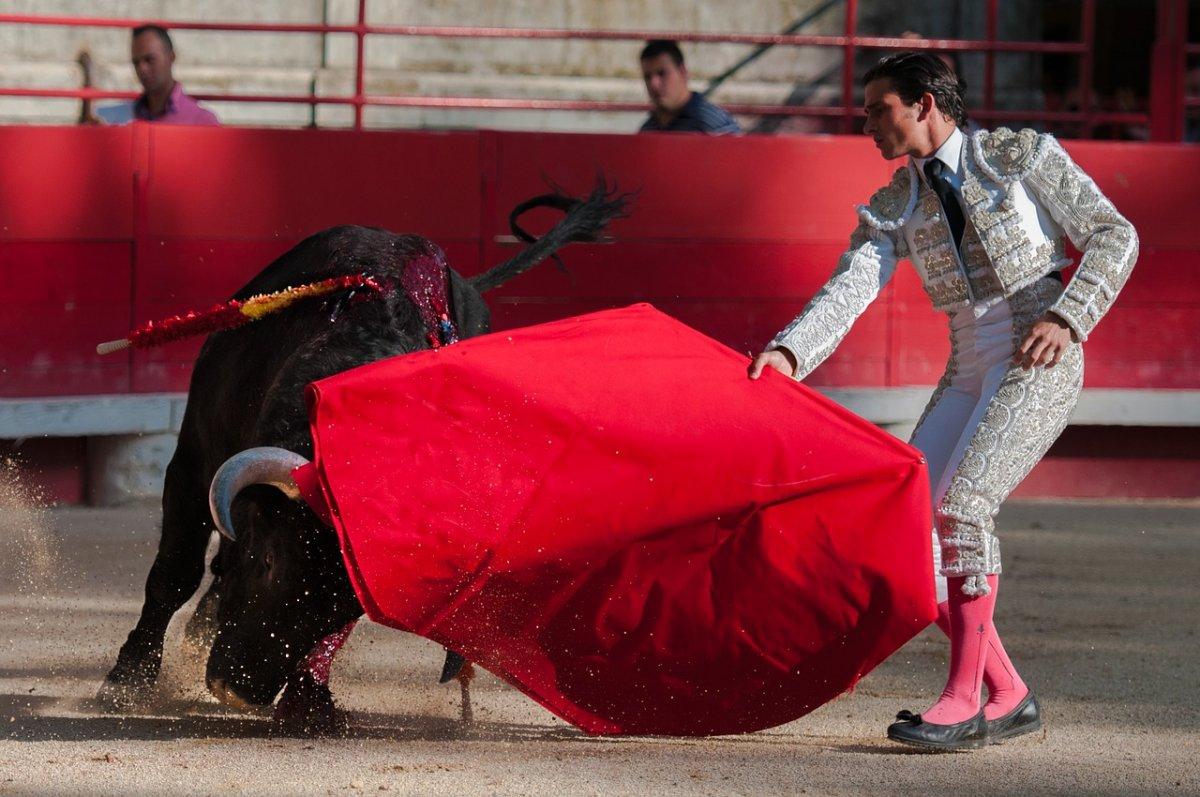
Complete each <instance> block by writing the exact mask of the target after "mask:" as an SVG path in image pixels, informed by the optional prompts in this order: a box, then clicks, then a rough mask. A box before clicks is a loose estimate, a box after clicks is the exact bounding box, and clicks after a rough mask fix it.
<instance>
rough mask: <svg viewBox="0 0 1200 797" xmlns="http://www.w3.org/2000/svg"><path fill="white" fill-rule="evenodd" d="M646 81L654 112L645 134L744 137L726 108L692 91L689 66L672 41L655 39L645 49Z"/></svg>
mask: <svg viewBox="0 0 1200 797" xmlns="http://www.w3.org/2000/svg"><path fill="white" fill-rule="evenodd" d="M641 62H642V78H643V79H644V80H645V81H646V94H647V95H648V96H649V97H650V103H651V105H653V106H654V109H653V110H652V111H651V112H650V116H649V118H647V119H646V121H645V122H644V123H643V124H642V129H641V132H643V133H652V132H661V131H668V132H672V133H709V134H711V135H717V136H720V135H727V134H730V133H741V132H742V128H741V127H739V126H738V123H737V122H736V121H734V118H733V117H732V116H730V115H729V112H728V111H726V110H725V109H724V108H720V107H718V106H716V105H713V104H712V103H711V102H709V101H708V100H707V99H705V98H704V97H703V96H702V95H701V94H699V93H698V92H695V91H692V90H691V89H690V88H688V72H687V66H686V65H685V64H684V62H683V52H682V51H681V50H680V49H679V45H678V44H676V43H675V42H673V41H671V40H669V39H655V40H654V41H650V42H647V43H646V46H645V47H644V48H643V49H642V55H641Z"/></svg>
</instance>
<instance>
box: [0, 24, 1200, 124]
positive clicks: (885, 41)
mask: <svg viewBox="0 0 1200 797" xmlns="http://www.w3.org/2000/svg"><path fill="white" fill-rule="evenodd" d="M1186 11H1187V8H1186V0H1158V14H1159V23H1158V30H1159V42H1158V44H1156V53H1155V56H1156V57H1155V67H1156V73H1157V72H1158V71H1159V69H1160V67H1159V64H1160V62H1161V63H1162V64H1163V66H1162V67H1161V69H1167V68H1173V69H1174V70H1175V76H1174V81H1173V83H1172V89H1171V90H1170V91H1167V92H1164V90H1163V89H1162V88H1161V85H1162V84H1161V81H1160V80H1159V79H1158V76H1157V74H1156V78H1155V79H1154V80H1152V85H1153V86H1155V87H1156V88H1155V92H1156V95H1155V97H1153V98H1152V103H1151V108H1152V113H1128V112H1111V111H1103V110H1097V109H1094V108H1093V107H1092V103H1091V95H1092V77H1093V75H1092V72H1093V58H1094V55H1093V47H1092V40H1093V38H1094V32H1095V18H1096V0H1082V2H1081V20H1080V29H1081V31H1082V35H1081V40H1080V41H1078V42H1031V41H1002V40H1000V39H999V38H998V36H997V30H998V19H999V13H1000V4H999V0H987V19H986V38H985V39H982V40H975V39H909V38H899V37H881V36H858V35H856V32H857V18H858V0H845V21H844V29H845V33H844V35H808V34H748V33H697V32H690V31H662V30H619V31H618V30H573V29H566V28H495V27H476V26H444V25H443V26H428V25H372V24H367V0H358V9H357V18H356V21H355V23H354V24H352V25H346V24H315V23H314V24H291V23H246V22H189V21H178V20H145V19H128V18H125V19H119V18H111V17H83V16H47V15H33V14H0V24H14V25H56V26H69V27H104V28H126V29H129V28H133V27H136V26H138V25H143V24H157V25H162V26H163V27H167V28H171V29H177V30H207V31H229V32H235V33H236V32H261V33H309V34H312V33H317V34H331V33H333V34H352V35H354V36H355V39H356V42H355V63H354V93H353V94H352V95H348V96H317V95H277V94H271V95H264V94H197V95H195V96H196V97H197V98H199V99H203V100H219V101H234V102H271V103H295V104H304V105H309V106H316V105H349V106H352V107H353V108H354V126H355V128H356V129H361V128H362V126H363V109H364V108H365V107H367V106H390V107H413V108H417V107H424V108H458V109H490V110H570V111H609V112H612V111H646V110H647V106H646V105H645V104H644V103H632V102H596V101H589V100H551V99H515V98H513V99H509V98H484V97H430V96H375V95H368V94H367V93H366V88H365V80H364V74H365V57H364V50H365V40H366V37H367V36H423V37H433V38H472V39H559V40H564V39H565V40H592V41H595V40H603V41H645V40H647V39H661V38H670V39H675V40H677V41H682V42H703V43H733V44H747V45H778V46H788V47H827V48H837V49H841V50H842V61H843V65H842V79H841V92H840V93H841V104H840V105H839V106H809V105H803V106H784V105H755V104H726V105H725V106H724V107H726V108H727V109H728V110H729V111H731V112H733V113H736V114H743V115H752V116H753V115H763V116H815V117H834V118H838V119H840V129H841V130H842V131H843V132H852V131H853V130H854V128H855V122H856V117H858V116H860V115H861V113H862V112H861V110H860V109H859V108H858V107H856V105H855V89H856V85H855V81H856V73H855V62H856V55H857V52H858V50H860V49H881V50H935V51H939V52H951V53H953V52H981V53H983V54H984V55H985V60H984V86H983V107H982V108H976V109H972V111H971V113H972V115H973V116H976V117H978V118H980V119H983V120H985V121H1000V122H1003V121H1008V120H1041V121H1053V122H1074V123H1078V124H1079V125H1080V126H1081V130H1082V132H1083V134H1084V136H1085V137H1086V136H1087V135H1088V134H1089V133H1090V131H1091V130H1092V129H1093V128H1094V126H1095V125H1097V124H1098V123H1104V122H1110V123H1123V124H1146V125H1149V126H1150V127H1151V130H1152V136H1153V137H1154V138H1155V139H1159V140H1176V141H1177V140H1179V138H1180V137H1181V134H1182V126H1183V125H1182V119H1183V114H1184V112H1185V108H1193V107H1200V97H1186V96H1184V93H1183V74H1182V73H1183V59H1184V58H1185V57H1186V55H1191V54H1200V45H1186V43H1185V32H1184V30H1183V29H1184V28H1185V27H1186ZM1168 18H1169V19H1168ZM1164 19H1167V22H1165V23H1164ZM1181 20H1182V22H1181ZM1164 47H1165V48H1166V52H1165V53H1164V51H1163V49H1162V48H1164ZM997 53H1042V54H1051V53H1053V54H1066V55H1076V56H1078V57H1079V62H1080V64H1079V87H1080V108H1079V110H1078V111H1046V110H1033V109H1030V110H1019V111H1018V110H999V109H996V108H995V74H996V70H995V56H996V54H997ZM0 96H20V97H69V98H80V99H132V98H134V97H136V96H137V95H136V94H135V93H133V92H121V91H102V90H96V89H83V88H80V89H41V88H0Z"/></svg>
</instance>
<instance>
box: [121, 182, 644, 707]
mask: <svg viewBox="0 0 1200 797" xmlns="http://www.w3.org/2000/svg"><path fill="white" fill-rule="evenodd" d="M625 204H626V203H625V198H624V197H620V196H617V195H615V194H614V193H610V192H609V191H608V189H607V188H606V187H605V186H604V184H603V182H601V183H600V184H599V185H598V186H597V187H596V189H595V190H594V191H593V192H592V194H591V195H590V196H589V197H588V198H587V199H586V200H575V199H571V198H568V197H565V196H563V195H560V194H555V195H549V196H543V197H536V198H534V199H531V200H529V201H527V202H524V203H522V204H521V205H520V206H518V207H517V208H516V209H515V210H514V211H513V214H512V216H511V217H510V222H511V224H512V227H513V231H514V233H516V234H517V235H518V236H519V237H521V238H523V239H524V240H526V241H529V242H531V243H530V245H529V246H528V247H527V248H525V249H524V250H523V251H522V252H521V253H520V254H518V255H517V256H516V257H514V258H513V259H511V260H509V261H507V262H505V263H502V264H500V265H498V266H495V267H494V268H492V269H490V270H489V271H487V272H484V273H483V274H480V275H478V276H476V277H474V278H471V279H465V278H463V277H462V276H460V275H459V274H457V273H456V272H454V271H453V270H452V269H451V270H449V285H450V288H449V293H450V296H449V299H450V307H451V312H452V315H453V320H454V323H455V325H456V326H457V328H458V332H459V335H460V336H461V337H464V338H465V337H471V336H474V335H479V334H482V333H485V332H487V331H488V330H489V321H490V319H489V312H488V308H487V305H486V304H485V303H484V301H483V298H482V295H481V294H482V293H483V292H485V291H487V290H489V289H491V288H495V287H497V286H499V285H501V284H503V283H504V282H506V281H508V280H510V279H512V278H513V277H515V276H517V275H518V274H521V273H522V272H524V271H526V270H527V269H529V268H531V267H532V266H534V265H536V264H537V263H539V262H541V261H543V260H545V259H546V258H547V257H550V256H553V255H554V252H555V251H556V250H557V249H558V248H559V247H561V246H563V245H565V244H567V243H569V242H572V241H589V240H596V238H597V236H598V235H599V234H600V232H601V231H602V230H603V229H604V227H605V225H606V224H607V223H608V222H609V221H610V220H611V219H613V218H615V217H618V216H620V215H623V212H624V208H625ZM537 206H550V207H555V208H557V209H559V210H563V211H565V216H564V217H563V218H562V219H561V220H560V221H559V222H558V224H556V225H555V226H554V227H553V228H552V229H551V230H550V231H549V232H547V233H546V234H545V235H544V236H542V237H541V238H539V239H536V240H534V239H533V238H532V237H531V236H529V235H527V234H526V233H524V232H523V231H522V230H521V229H520V228H519V227H518V226H517V225H516V217H517V216H518V215H519V214H520V213H522V212H524V211H525V210H527V209H529V208H531V207H537ZM430 247H432V249H431V248H430ZM431 251H433V252H436V253H438V254H440V250H437V248H436V245H434V244H432V242H430V241H428V240H427V239H425V238H422V237H420V236H416V235H396V234H394V233H391V232H388V231H386V230H381V229H374V228H364V227H335V228H332V229H329V230H326V231H324V232H321V233H318V234H316V235H313V236H311V237H309V238H307V239H305V240H304V241H302V242H301V243H300V244H298V245H297V246H296V247H294V248H293V249H291V250H290V251H289V252H287V253H286V254H284V255H283V256H281V257H280V258H279V259H277V260H276V261H275V262H273V263H271V264H270V265H269V266H267V268H265V269H264V270H263V271H262V272H261V273H260V274H258V276H256V277H255V278H254V279H252V280H251V281H250V282H249V283H248V284H247V285H246V286H245V287H243V288H242V289H241V290H240V291H238V292H237V294H235V298H238V299H245V298H248V297H250V296H253V295H256V294H262V293H270V292H274V291H279V290H283V289H284V288H287V287H289V286H293V285H299V284H302V283H307V282H313V281H316V280H321V279H326V278H329V277H336V276H341V275H348V274H366V275H368V276H371V277H374V278H375V279H376V280H377V281H378V282H380V283H381V284H383V285H384V286H392V287H393V289H391V290H386V291H385V292H384V294H383V295H382V296H372V297H370V298H367V299H365V300H358V301H355V300H353V298H349V300H348V297H346V296H340V297H339V296H336V295H335V296H334V297H332V298H331V299H327V300H326V301H320V300H311V299H310V300H307V301H303V302H299V303H297V304H295V305H293V306H292V307H290V308H288V309H285V310H283V311H280V312H278V313H276V314H274V315H271V316H267V317H266V318H264V319H262V320H260V321H258V322H256V323H253V324H250V325H247V326H244V327H241V328H238V329H234V330H230V331H225V332H220V333H216V334H214V335H212V336H211V337H209V339H208V340H207V341H206V342H205V344H204V347H203V349H202V350H201V352H200V355H199V357H198V359H197V360H196V365H195V369H194V371H193V373H192V381H191V386H190V389H189V391H188V402H187V410H186V413H185V415H184V418H183V423H182V426H181V429H180V433H179V442H178V446H177V448H176V450H175V455H174V457H173V458H172V459H171V462H170V464H169V465H168V467H167V472H166V480H165V486H164V490H163V501H162V505H163V520H162V536H161V538H160V541H159V548H158V554H157V556H156V557H155V560H154V564H153V566H152V567H151V569H150V574H149V577H148V578H147V580H146V597H145V602H144V604H143V606H142V613H141V617H140V618H139V620H138V623H137V626H136V627H135V628H134V629H133V630H132V631H131V632H130V634H129V637H128V639H127V640H126V642H125V644H124V645H123V646H122V647H121V651H120V653H119V654H118V656H117V662H116V664H115V665H114V666H113V668H112V670H111V671H110V672H109V674H108V676H107V677H106V679H105V683H104V686H103V687H102V688H101V690H100V698H101V700H102V701H104V702H105V703H108V704H109V705H111V706H113V707H118V708H120V707H126V706H129V705H132V704H135V703H137V702H138V701H140V700H141V699H143V698H144V697H145V696H146V695H147V692H148V691H149V690H150V689H151V688H152V687H153V685H154V682H155V680H156V679H157V677H158V672H159V668H160V666H161V662H162V651H163V636H164V634H165V632H166V629H167V624H168V623H169V622H170V620H171V617H172V616H173V615H174V614H175V612H176V611H178V610H179V608H180V607H181V606H182V605H183V604H184V603H185V602H186V601H187V600H188V599H189V598H190V597H191V596H192V595H193V594H194V593H195V591H196V589H197V588H198V587H199V585H200V582H201V579H202V577H203V574H204V556H205V549H206V547H207V545H208V541H209V538H210V536H211V533H212V531H213V522H212V519H211V516H210V512H209V506H208V490H209V484H210V482H211V481H212V479H213V476H214V474H215V473H216V471H217V469H218V468H219V467H220V466H221V464H222V463H223V462H225V461H226V460H227V459H228V458H229V457H231V456H233V455H234V454H237V453H238V452H240V451H243V450H244V449H248V448H252V447H257V446H275V447H279V448H283V449H287V450H289V451H292V452H296V453H297V454H300V455H302V456H304V457H306V458H311V457H312V439H311V437H310V434H309V427H308V420H307V413H306V410H305V406H304V401H303V388H304V386H305V385H307V384H308V383H309V382H312V381H314V380H318V379H322V378H324V377H326V376H329V375H331V374H335V373H338V372H341V371H344V370H347V369H349V368H353V367H355V366H358V365H363V364H364V363H369V362H373V361H375V360H379V359H382V358H384V357H390V356H393V355H397V354H403V353H407V352H412V351H416V350H419V349H425V348H428V347H429V344H428V342H427V335H428V333H429V332H430V331H431V330H428V329H426V328H425V326H424V323H423V322H422V320H421V315H420V313H419V312H418V308H417V307H416V305H415V304H414V303H413V301H412V300H411V299H410V298H409V296H408V295H407V294H406V293H405V291H404V290H403V289H402V288H400V287H399V285H398V283H399V276H400V274H401V273H402V270H403V268H404V266H405V263H406V262H408V261H409V260H410V259H411V258H413V257H419V256H422V255H428V254H429V253H430V252H431ZM232 520H233V523H234V525H235V527H236V529H237V542H236V543H231V542H229V541H228V540H224V539H223V540H222V542H221V546H220V550H219V552H218V554H217V556H216V558H215V559H214V560H213V566H212V570H213V574H214V576H215V578H214V583H213V587H212V589H210V590H209V591H208V593H206V594H205V596H204V597H203V598H202V599H201V602H200V606H199V608H198V609H197V611H196V614H195V615H194V616H193V618H192V620H191V622H189V623H188V628H187V632H186V634H187V636H188V637H189V638H190V639H191V640H192V641H193V642H196V643H198V644H200V645H207V644H209V642H210V641H211V643H212V650H211V653H210V655H209V660H208V669H207V678H208V683H209V686H210V688H212V689H213V691H214V692H215V693H217V694H218V696H219V697H221V698H222V699H224V700H226V701H227V702H233V703H239V704H240V703H249V704H259V705H265V704H268V703H270V702H271V701H272V700H274V698H275V696H276V695H277V694H278V693H279V692H280V690H281V689H283V688H284V686H285V683H291V682H290V681H289V676H291V675H292V673H293V672H294V671H295V670H296V667H297V664H298V662H300V661H302V660H303V659H304V657H305V656H306V654H307V653H308V652H309V651H310V650H311V649H312V648H313V646H314V645H315V644H316V643H317V642H318V641H320V640H321V639H323V638H324V637H325V636H326V635H328V634H330V633H333V632H335V631H337V630H338V629H340V628H342V627H343V626H344V625H345V624H346V623H347V622H349V621H351V620H353V619H354V618H356V617H358V616H360V615H361V614H362V607H361V606H360V605H359V602H358V600H357V598H356V597H355V595H354V592H353V589H352V588H351V585H350V582H349V578H348V576H347V574H346V571H345V567H344V564H343V561H342V557H341V554H340V551H339V547H338V542H337V539H336V536H335V535H334V534H333V533H331V531H330V530H329V529H328V528H326V527H324V526H323V525H322V524H321V522H320V521H319V520H318V519H317V517H316V515H315V514H314V513H313V512H312V511H311V510H309V509H308V508H307V507H306V506H304V505H303V504H302V503H298V502H295V501H293V500H290V499H289V498H287V497H286V496H285V495H284V494H283V493H281V492H279V491H278V490H276V489H274V488H271V487H266V486H251V487H247V488H246V489H244V490H242V491H241V493H240V495H239V497H238V499H237V500H236V501H234V502H233V505H232ZM299 688H300V687H297V689H299ZM290 691H293V690H291V689H290V688H289V692H290ZM327 696H328V692H327V690H326V692H325V694H324V697H325V698H327ZM286 699H288V696H287V694H285V700H286ZM293 699H297V700H301V701H303V700H306V699H314V698H313V697H312V696H311V695H309V696H301V697H299V698H293ZM316 699H321V697H320V696H318V697H317V698H316ZM329 705H330V706H332V703H331V702H330V704H329Z"/></svg>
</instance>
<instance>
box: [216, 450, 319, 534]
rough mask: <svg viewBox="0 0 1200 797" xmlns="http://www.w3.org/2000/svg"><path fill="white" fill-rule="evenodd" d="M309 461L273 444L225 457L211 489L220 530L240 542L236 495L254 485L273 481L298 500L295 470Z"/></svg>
mask: <svg viewBox="0 0 1200 797" xmlns="http://www.w3.org/2000/svg"><path fill="white" fill-rule="evenodd" d="M307 464H308V460H307V459H305V458H304V457H302V456H300V455H299V454H297V453H295V452H293V451H288V450H287V449H284V448H272V447H270V446H263V447H261V448H248V449H246V450H245V451H242V452H241V453H239V454H234V455H233V456H232V457H230V458H229V459H227V460H225V464H224V465H222V466H221V467H220V468H218V469H217V475H215V476H213V480H212V486H211V487H209V489H208V509H209V511H210V512H212V518H213V522H214V523H216V524H217V531H219V532H221V534H222V535H224V536H225V538H226V539H228V540H229V541H231V542H236V541H237V535H236V534H235V533H234V531H233V514H232V512H231V507H232V505H233V499H234V497H235V496H236V495H237V494H238V493H239V492H240V491H241V490H242V489H243V488H245V487H249V486H250V485H251V484H269V485H271V486H273V487H278V488H279V489H280V490H282V491H283V493H284V494H285V495H287V496H288V497H289V498H292V499H298V498H299V497H300V489H299V488H298V487H296V482H295V481H294V480H293V479H292V471H293V470H295V469H296V468H298V467H300V466H301V465H307Z"/></svg>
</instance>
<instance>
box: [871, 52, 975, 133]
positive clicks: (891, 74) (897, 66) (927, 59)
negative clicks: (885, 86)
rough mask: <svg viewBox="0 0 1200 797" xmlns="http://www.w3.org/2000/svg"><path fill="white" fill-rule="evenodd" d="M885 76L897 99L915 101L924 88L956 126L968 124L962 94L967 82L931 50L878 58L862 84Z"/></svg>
mask: <svg viewBox="0 0 1200 797" xmlns="http://www.w3.org/2000/svg"><path fill="white" fill-rule="evenodd" d="M880 78H887V79H888V80H890V81H892V88H894V89H895V90H896V93H897V94H899V95H900V99H901V100H903V101H904V102H905V103H907V104H909V105H913V104H915V103H916V102H917V101H918V100H920V99H921V95H923V94H925V93H926V92H928V93H930V94H932V95H933V99H934V102H936V103H937V107H938V110H939V111H941V112H942V113H944V114H945V115H946V116H949V117H950V118H951V119H953V120H954V123H955V124H957V125H958V126H959V127H966V126H967V109H966V106H965V105H964V104H963V95H964V94H966V93H967V84H966V81H964V80H963V79H962V78H960V77H959V76H958V75H956V74H954V70H952V69H951V68H950V67H949V66H947V65H946V62H945V61H943V60H942V59H941V58H939V57H937V56H936V55H934V54H932V53H927V52H907V53H893V54H892V55H889V56H886V57H884V58H881V59H879V63H877V64H875V66H873V67H871V68H870V69H868V70H867V74H865V75H863V85H864V86H865V85H867V84H868V83H870V82H871V81H872V80H879V79H880Z"/></svg>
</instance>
